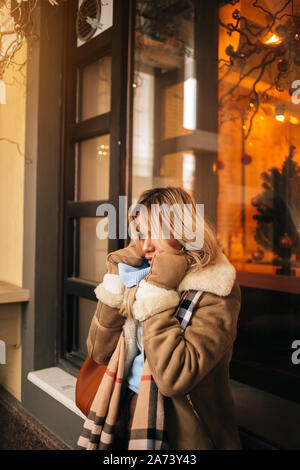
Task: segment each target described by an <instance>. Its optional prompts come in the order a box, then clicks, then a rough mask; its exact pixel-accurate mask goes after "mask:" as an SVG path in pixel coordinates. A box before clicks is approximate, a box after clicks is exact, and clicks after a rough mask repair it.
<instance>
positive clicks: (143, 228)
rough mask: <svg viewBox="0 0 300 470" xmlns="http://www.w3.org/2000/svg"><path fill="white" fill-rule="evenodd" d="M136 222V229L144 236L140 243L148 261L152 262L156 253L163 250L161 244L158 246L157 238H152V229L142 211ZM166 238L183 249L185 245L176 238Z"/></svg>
mask: <svg viewBox="0 0 300 470" xmlns="http://www.w3.org/2000/svg"><path fill="white" fill-rule="evenodd" d="M136 222H137V226H136V230H137V231H138V232H140V233H141V234H142V236H143V238H141V239H140V243H141V244H142V250H143V253H144V256H145V258H146V259H147V260H148V263H149V264H151V261H152V258H153V257H154V255H155V254H157V253H161V252H162V251H163V250H162V249H161V247H160V246H158V243H157V240H156V239H152V238H151V231H150V230H149V227H148V225H147V222H146V220H145V218H144V217H143V216H142V214H141V213H139V214H138V215H137V217H136ZM165 240H166V242H167V243H168V244H169V245H170V246H172V247H173V248H175V249H176V250H181V249H182V248H183V246H182V245H181V244H180V243H179V241H178V240H176V239H175V238H169V239H165Z"/></svg>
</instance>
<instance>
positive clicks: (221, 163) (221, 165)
mask: <svg viewBox="0 0 300 470" xmlns="http://www.w3.org/2000/svg"><path fill="white" fill-rule="evenodd" d="M224 166H225V163H224V162H223V160H217V168H218V170H223V168H224Z"/></svg>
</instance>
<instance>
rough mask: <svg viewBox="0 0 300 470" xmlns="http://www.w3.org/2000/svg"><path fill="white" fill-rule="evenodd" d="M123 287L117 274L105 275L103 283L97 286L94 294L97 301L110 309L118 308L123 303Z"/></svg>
mask: <svg viewBox="0 0 300 470" xmlns="http://www.w3.org/2000/svg"><path fill="white" fill-rule="evenodd" d="M124 290H125V286H124V284H123V282H122V280H121V278H120V276H119V275H118V274H110V273H106V274H104V277H103V282H101V283H100V284H98V286H97V287H96V289H94V292H95V294H96V297H97V299H99V300H101V302H103V303H104V304H105V305H108V306H109V307H112V308H119V307H120V305H121V304H122V301H123V294H124Z"/></svg>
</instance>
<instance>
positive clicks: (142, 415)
mask: <svg viewBox="0 0 300 470" xmlns="http://www.w3.org/2000/svg"><path fill="white" fill-rule="evenodd" d="M201 294H202V291H196V290H189V291H187V293H186V295H185V297H184V298H183V299H182V301H181V302H180V304H179V306H178V308H177V310H176V311H175V315H176V317H177V318H178V320H179V322H180V326H181V329H182V331H184V330H185V328H186V327H187V325H188V324H189V321H190V319H191V316H192V313H193V310H194V308H195V306H196V304H197V302H198V299H199V298H200V296H201ZM158 315H159V314H158ZM125 353H126V352H125V339H124V334H123V332H122V333H121V335H120V338H119V341H118V344H117V346H116V349H115V351H114V353H113V354H112V356H111V359H110V361H109V363H108V365H107V369H106V372H105V374H104V376H103V379H102V381H101V383H100V385H99V388H98V391H97V393H96V395H95V398H94V400H93V402H92V405H91V408H90V412H89V414H88V416H87V418H86V420H85V422H84V424H83V427H82V431H81V434H80V436H79V439H78V441H77V449H78V450H109V449H111V448H112V444H113V438H114V427H115V424H116V421H117V417H118V412H119V406H120V405H121V401H120V397H121V389H122V384H123V380H125V377H123V372H124V360H125ZM164 399H165V397H164V396H163V395H162V394H161V393H160V391H159V390H158V388H157V386H156V383H155V381H154V379H153V377H152V374H151V370H150V368H149V364H148V361H147V358H146V357H145V352H144V367H143V372H142V377H141V385H140V390H139V393H138V397H137V402H136V407H135V411H134V416H133V421H132V426H131V430H130V436H129V443H128V449H129V450H137V449H139V450H165V449H168V435H167V429H166V416H165V406H164Z"/></svg>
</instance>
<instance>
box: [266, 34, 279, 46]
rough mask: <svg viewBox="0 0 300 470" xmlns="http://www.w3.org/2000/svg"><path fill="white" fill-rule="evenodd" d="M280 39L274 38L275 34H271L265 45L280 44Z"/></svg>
mask: <svg viewBox="0 0 300 470" xmlns="http://www.w3.org/2000/svg"><path fill="white" fill-rule="evenodd" d="M280 43H281V39H280V38H279V37H278V36H276V34H273V35H272V36H271V37H270V38H269V39H268V40H267V41H265V44H280Z"/></svg>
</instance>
